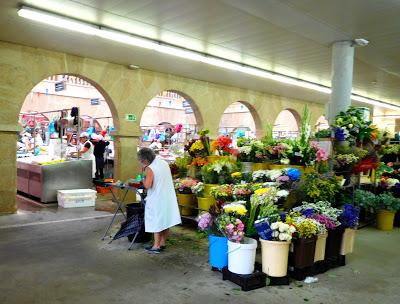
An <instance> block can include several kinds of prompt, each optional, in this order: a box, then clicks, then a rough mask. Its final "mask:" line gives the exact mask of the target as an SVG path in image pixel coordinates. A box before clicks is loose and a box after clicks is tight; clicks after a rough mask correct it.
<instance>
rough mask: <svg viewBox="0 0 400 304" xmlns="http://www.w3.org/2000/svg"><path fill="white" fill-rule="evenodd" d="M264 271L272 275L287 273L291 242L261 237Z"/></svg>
mask: <svg viewBox="0 0 400 304" xmlns="http://www.w3.org/2000/svg"><path fill="white" fill-rule="evenodd" d="M260 242H261V254H262V271H263V272H264V273H266V274H267V275H269V276H271V277H284V276H286V275H287V270H288V258H289V246H290V242H279V241H266V240H263V239H260Z"/></svg>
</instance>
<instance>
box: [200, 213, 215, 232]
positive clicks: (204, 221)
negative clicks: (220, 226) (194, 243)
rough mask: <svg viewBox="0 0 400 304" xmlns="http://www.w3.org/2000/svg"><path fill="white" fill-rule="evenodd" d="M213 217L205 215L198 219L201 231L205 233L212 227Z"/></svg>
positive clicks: (208, 214)
mask: <svg viewBox="0 0 400 304" xmlns="http://www.w3.org/2000/svg"><path fill="white" fill-rule="evenodd" d="M211 221H212V217H211V214H210V213H208V212H207V213H203V214H202V215H200V217H199V219H198V227H199V229H200V230H202V231H204V230H206V229H208V227H210V225H211Z"/></svg>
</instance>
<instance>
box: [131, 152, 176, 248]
mask: <svg viewBox="0 0 400 304" xmlns="http://www.w3.org/2000/svg"><path fill="white" fill-rule="evenodd" d="M137 156H138V160H139V162H140V164H141V165H142V166H143V170H144V171H145V173H146V177H145V179H144V180H143V186H144V187H145V188H146V189H147V198H146V206H145V213H144V220H145V230H146V232H151V233H154V244H153V245H152V246H149V247H146V248H145V249H146V250H147V251H148V252H151V253H160V252H161V251H162V250H164V249H165V242H166V240H167V238H168V233H169V228H170V227H173V226H175V225H178V224H180V223H181V216H180V214H179V208H178V202H177V199H176V194H175V188H174V184H173V181H172V175H171V171H170V169H169V165H168V163H167V162H166V161H164V160H162V159H160V158H158V157H156V154H155V153H154V151H153V150H152V149H149V148H142V149H140V151H139V152H138V155H137Z"/></svg>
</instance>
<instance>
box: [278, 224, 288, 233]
mask: <svg viewBox="0 0 400 304" xmlns="http://www.w3.org/2000/svg"><path fill="white" fill-rule="evenodd" d="M278 225H279V232H285V231H288V229H289V225H288V224H285V223H282V222H280V223H279V224H278Z"/></svg>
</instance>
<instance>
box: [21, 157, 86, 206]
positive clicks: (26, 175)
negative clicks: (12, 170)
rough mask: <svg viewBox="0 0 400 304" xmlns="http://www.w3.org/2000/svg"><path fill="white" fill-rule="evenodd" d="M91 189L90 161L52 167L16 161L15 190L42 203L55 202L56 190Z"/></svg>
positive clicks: (78, 161) (69, 162)
mask: <svg viewBox="0 0 400 304" xmlns="http://www.w3.org/2000/svg"><path fill="white" fill-rule="evenodd" d="M92 187H93V183H92V161H91V160H72V161H66V162H63V163H57V164H53V165H36V164H29V163H25V162H20V161H17V190H18V191H20V192H23V193H25V194H28V195H31V196H34V197H36V198H38V199H39V200H40V201H41V202H43V203H48V202H56V201H57V190H70V189H90V188H92Z"/></svg>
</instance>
